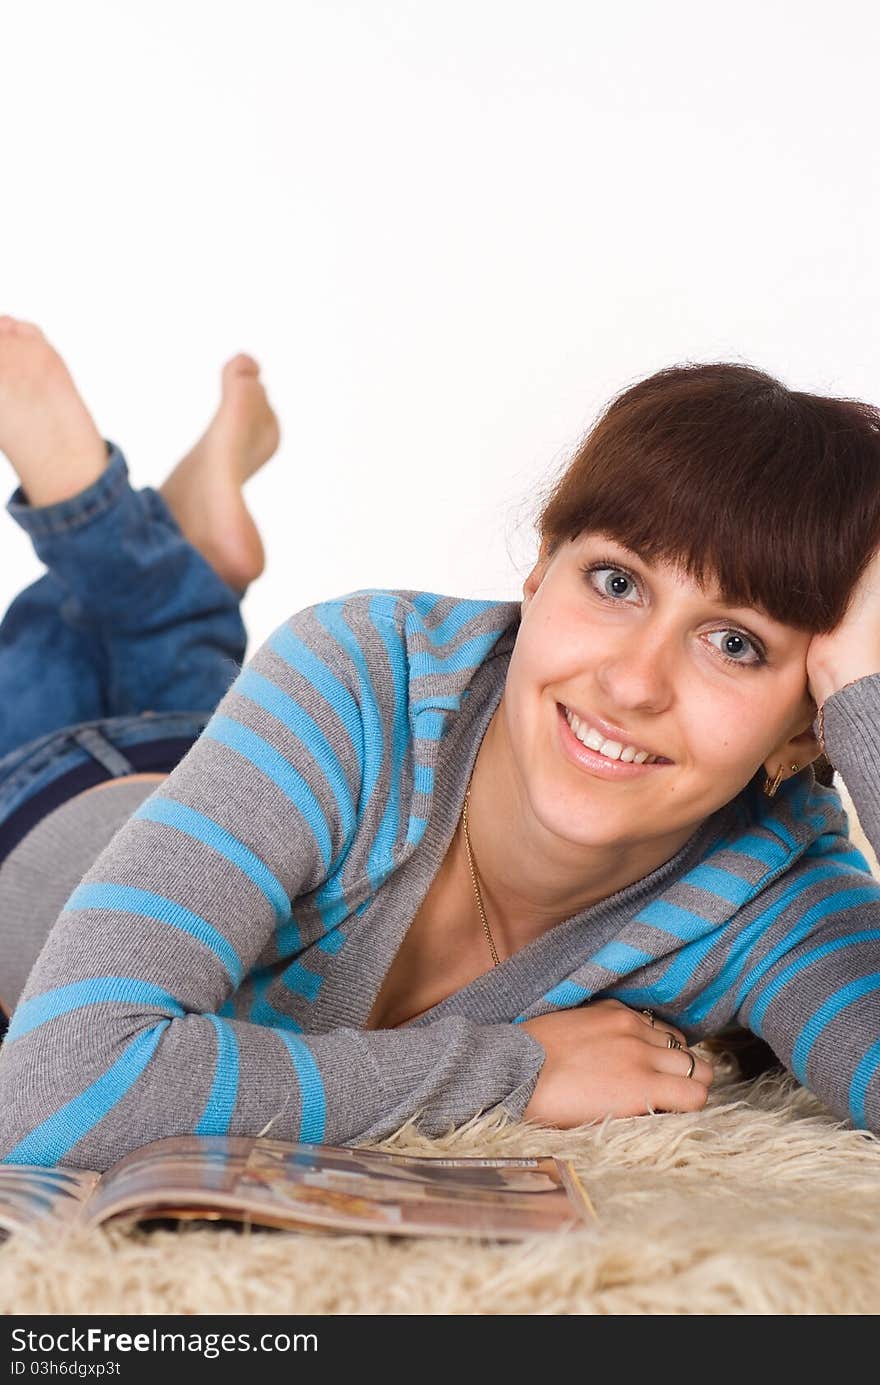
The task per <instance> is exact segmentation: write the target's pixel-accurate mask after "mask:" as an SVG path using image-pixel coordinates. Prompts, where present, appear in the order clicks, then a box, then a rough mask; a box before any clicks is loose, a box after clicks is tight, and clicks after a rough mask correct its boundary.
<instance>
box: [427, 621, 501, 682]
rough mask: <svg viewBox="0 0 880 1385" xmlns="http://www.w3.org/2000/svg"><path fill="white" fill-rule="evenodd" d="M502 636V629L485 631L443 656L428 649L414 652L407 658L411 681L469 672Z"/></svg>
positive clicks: (481, 661)
mask: <svg viewBox="0 0 880 1385" xmlns="http://www.w3.org/2000/svg"><path fill="white" fill-rule="evenodd" d="M407 623H409V618H407ZM503 634H504V629H503V628H502V629H500V630H487V631H486V633H485V634H484V635H474V636H473V638H472V639H469V640H464V641H463V642H462V643H461V644H460V645H458V646H457V648H455V649H453V650H452V651H451V652H450V653H449V654H446V655H443V656H441V655H438V654H434V653H432V652H431V651H430V650H428V649H419V650H415V651H414V652H413V653H412V654H410V656H409V664H410V670H411V672H410V676H411V678H413V679H416V678H433V677H435V676H436V675H438V674H448V673H461V672H462V671H464V672H469V671H470V670H472V669H476V668H477V667H478V665H480V664H482V663H483V662H484V661H485V659H486V656H487V655H488V653H489V651H490V649H491V648H492V646H493V645H494V644H497V643H498V640H499V638H500V637H501V635H503Z"/></svg>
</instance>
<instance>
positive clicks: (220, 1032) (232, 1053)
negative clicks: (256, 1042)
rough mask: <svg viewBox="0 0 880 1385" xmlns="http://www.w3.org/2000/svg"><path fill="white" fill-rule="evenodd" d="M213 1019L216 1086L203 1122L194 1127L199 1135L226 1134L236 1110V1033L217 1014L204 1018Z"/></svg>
mask: <svg viewBox="0 0 880 1385" xmlns="http://www.w3.org/2000/svg"><path fill="white" fill-rule="evenodd" d="M203 1018H204V1019H206V1020H210V1022H211V1024H213V1026H214V1030H215V1032H216V1035H217V1057H216V1060H215V1065H214V1084H213V1086H212V1087H211V1094H210V1096H209V1097H208V1100H207V1103H206V1105H205V1109H204V1111H203V1112H202V1116H201V1120H200V1121H199V1123H198V1125H197V1126H196V1128H195V1131H194V1134H196V1135H225V1134H226V1133H227V1131H228V1130H229V1122H230V1121H231V1119H232V1113H233V1111H234V1110H235V1102H236V1098H237V1097H238V1069H239V1057H238V1040H237V1039H236V1037H235V1032H234V1031H233V1029H232V1028H231V1027H230V1026H229V1025H228V1024H224V1022H223V1020H221V1019H218V1017H217V1016H216V1015H204V1016H203Z"/></svg>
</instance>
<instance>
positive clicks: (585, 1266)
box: [0, 802, 880, 1315]
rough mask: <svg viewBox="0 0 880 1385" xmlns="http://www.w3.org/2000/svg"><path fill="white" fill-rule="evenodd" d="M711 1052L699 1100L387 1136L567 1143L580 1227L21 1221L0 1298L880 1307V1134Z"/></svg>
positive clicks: (101, 1303)
mask: <svg viewBox="0 0 880 1385" xmlns="http://www.w3.org/2000/svg"><path fill="white" fill-rule="evenodd" d="M845 806H846V807H847V811H848V812H849V813H850V822H851V829H852V834H853V836H854V838H856V840H857V841H858V843H859V845H860V847H861V848H862V850H865V848H866V847H867V843H866V842H864V839H863V837H862V836H861V830H860V828H859V826H858V823H857V821H856V819H855V815H854V811H853V809H852V805H851V803H850V802H846V803H845ZM869 852H870V848H869V847H868V848H867V851H866V855H868V853H869ZM869 860H870V861H871V864H872V868H873V867H874V865H875V862H874V860H873V853H871V854H870V856H869ZM716 1070H717V1076H716V1079H715V1082H714V1084H713V1088H712V1092H711V1094H710V1099H709V1104H708V1105H707V1106H706V1108H705V1109H704V1110H703V1111H701V1112H699V1113H695V1114H692V1115H680V1114H677V1113H661V1114H657V1115H650V1116H639V1117H634V1118H632V1119H627V1120H608V1121H605V1122H603V1123H602V1124H601V1125H595V1126H588V1127H583V1128H581V1129H580V1130H570V1131H558V1130H541V1129H538V1128H535V1127H529V1126H525V1125H517V1124H513V1123H510V1122H508V1121H506V1120H505V1118H503V1117H494V1118H486V1117H484V1118H483V1119H482V1120H477V1121H473V1122H471V1123H470V1124H469V1125H467V1126H464V1127H462V1128H461V1129H460V1130H458V1131H456V1132H453V1133H452V1134H450V1135H449V1136H448V1137H446V1138H444V1139H441V1140H431V1139H428V1138H426V1137H424V1136H420V1135H419V1134H418V1132H417V1131H415V1130H413V1128H412V1127H411V1126H409V1127H408V1126H405V1127H403V1129H402V1130H400V1131H398V1132H397V1134H396V1135H394V1136H393V1137H392V1138H391V1139H389V1140H386V1141H384V1142H383V1143H382V1144H381V1145H378V1146H377V1148H382V1149H394V1150H398V1151H400V1152H401V1153H411V1154H438V1155H439V1154H448V1153H450V1152H455V1153H456V1154H481V1155H502V1154H504V1155H534V1154H543V1153H549V1154H561V1155H565V1156H567V1157H569V1158H572V1159H574V1160H575V1162H576V1164H577V1167H578V1170H579V1171H580V1173H581V1176H582V1178H583V1181H584V1183H585V1185H586V1188H587V1190H588V1192H589V1194H590V1196H591V1198H592V1200H593V1203H594V1205H595V1207H596V1211H597V1213H598V1220H597V1222H596V1224H595V1225H594V1226H592V1227H589V1228H587V1229H585V1230H584V1231H578V1232H577V1233H574V1234H571V1235H567V1236H562V1237H558V1238H555V1239H546V1240H543V1239H542V1240H532V1241H531V1242H521V1243H514V1244H492V1243H487V1242H471V1241H464V1240H455V1239H451V1238H450V1239H422V1240H416V1239H414V1240H409V1241H407V1240H402V1239H397V1238H394V1237H379V1236H371V1235H369V1236H368V1235H363V1236H344V1237H338V1238H337V1237H334V1238H324V1237H318V1236H311V1235H308V1234H299V1233H293V1232H279V1231H264V1230H253V1231H244V1232H237V1231H234V1230H227V1229H212V1228H205V1227H204V1226H189V1227H184V1228H183V1229H182V1230H180V1231H177V1232H172V1231H168V1230H154V1231H149V1230H135V1231H129V1232H123V1231H120V1230H107V1231H99V1232H93V1233H89V1234H83V1233H77V1234H75V1235H73V1236H71V1237H70V1238H69V1240H68V1241H67V1242H66V1243H63V1244H58V1245H57V1246H56V1247H55V1249H54V1251H53V1254H52V1257H51V1260H49V1261H47V1260H46V1259H45V1258H44V1257H42V1256H41V1255H40V1253H39V1252H38V1251H37V1250H36V1249H35V1248H34V1246H33V1245H32V1244H30V1243H28V1242H26V1241H25V1240H24V1239H19V1240H15V1239H13V1240H10V1241H8V1242H7V1243H6V1244H5V1245H4V1246H3V1247H2V1248H0V1304H2V1306H3V1310H4V1311H5V1312H6V1313H13V1314H23V1313H59V1314H72V1313H87V1314H99V1313H101V1314H113V1313H135V1314H139V1313H163V1314H165V1313H167V1314H179V1313H195V1314H202V1313H212V1314H213V1313H247V1314H262V1313H293V1314H296V1315H301V1314H312V1313H318V1314H334V1313H355V1314H364V1313H366V1314H412V1313H427V1314H553V1313H566V1314H636V1313H639V1314H688V1313H690V1314H694V1313H698V1314H745V1313H748V1314H777V1313H778V1314H875V1313H878V1312H880V1236H878V1233H877V1228H878V1226H880V1139H878V1138H877V1137H876V1136H873V1135H870V1134H866V1133H865V1132H862V1131H856V1130H851V1129H848V1128H847V1127H846V1126H845V1125H844V1124H843V1123H842V1122H840V1121H837V1120H835V1119H834V1117H833V1116H832V1115H831V1114H830V1113H829V1112H828V1111H827V1109H826V1108H824V1107H823V1106H822V1105H821V1104H820V1103H819V1102H818V1101H817V1100H816V1098H814V1097H813V1096H812V1095H811V1094H810V1093H809V1092H807V1091H806V1090H805V1089H804V1088H802V1087H800V1086H799V1085H798V1084H797V1083H796V1082H795V1081H794V1079H793V1078H791V1077H789V1076H788V1074H787V1073H785V1072H783V1071H782V1070H781V1069H778V1068H777V1069H774V1070H772V1071H769V1072H764V1073H762V1074H761V1075H760V1076H759V1077H757V1078H755V1079H753V1080H751V1081H743V1080H741V1074H740V1071H739V1069H738V1067H737V1063H736V1059H735V1058H734V1057H733V1055H732V1054H726V1055H724V1056H723V1057H722V1058H721V1059H719V1060H717V1069H716Z"/></svg>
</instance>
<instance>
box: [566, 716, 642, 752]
mask: <svg viewBox="0 0 880 1385" xmlns="http://www.w3.org/2000/svg"><path fill="white" fill-rule="evenodd" d="M565 719H566V721H567V722H568V724H569V726H570V727H571V729H572V731H573V732H574V734H575V735H576V736H577V738H578V740H579V741H582V742H583V744H584V745H588V746H589V747H590V749H591V750H598V752H599V754H600V755H605V756H606V757H607V758H608V759H609V760H624V761H625V762H626V763H627V764H629V763H630V761H631V762H632V763H633V764H636V765H643V764H646V763H647V764H653V763H654V761H655V760H656V759H657V756H656V755H651V754H649V752H648V751H647V750H637V749H636V747H635V746H634V745H621V744H620V742H619V741H607V740H605V738H604V737H603V736H602V734H601V733H600V732H599V731H596V730H595V729H594V728H593V727H592V726H584V724H583V722H582V721H580V720H579V719H578V717H576V716H575V714H574V712H570V711H569V710H568V708H567V707H566V709H565Z"/></svg>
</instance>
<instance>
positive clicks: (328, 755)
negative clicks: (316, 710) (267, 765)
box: [235, 668, 357, 841]
mask: <svg viewBox="0 0 880 1385" xmlns="http://www.w3.org/2000/svg"><path fill="white" fill-rule="evenodd" d="M235 690H236V692H239V693H242V694H243V695H244V696H245V697H247V698H249V699H250V701H251V702H254V703H256V705H257V706H258V707H262V708H263V710H264V711H266V712H268V713H269V715H270V716H273V717H275V718H276V719H277V720H278V721H280V722H281V724H282V725H283V726H284V727H286V728H287V729H288V730H290V731H292V732H293V734H294V735H295V736H296V739H297V754H298V755H299V752H300V747H302V748H303V749H304V750H305V751H306V752H307V753H308V754H309V755H311V757H312V759H313V761H314V766H315V769H316V770H317V772H318V773H319V774H321V775H323V777H324V778H325V779H326V781H327V783H328V784H329V786H330V788H331V789H332V791H333V795H334V797H335V799H336V806H337V809H338V812H339V819H340V822H341V824H342V831H343V835H344V836H345V838H346V840H347V841H350V840H351V837H352V835H353V834H354V831H355V828H356V826H357V815H356V812H355V806H354V804H353V802H352V798H351V789H350V788H349V784H348V779H347V777H346V774H345V771H344V770H343V768H342V765H341V764H340V762H339V756H338V755H337V754H336V751H335V750H334V749H333V746H332V745H331V744H330V742H329V741H328V739H327V737H326V736H325V735H324V732H323V731H322V730H321V728H320V726H319V725H318V723H317V722H316V721H315V719H314V717H312V716H310V715H309V713H308V712H307V711H306V709H305V708H304V707H302V706H301V705H300V703H298V702H296V701H294V699H293V698H292V697H290V696H289V694H288V693H286V692H282V690H281V688H279V687H276V685H275V684H274V683H272V682H271V681H270V680H269V679H268V678H265V677H263V675H262V674H261V673H257V672H256V671H255V670H254V669H252V668H245V669H244V670H243V671H242V672H241V673H240V674H239V676H238V680H237V682H236V685H235Z"/></svg>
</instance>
